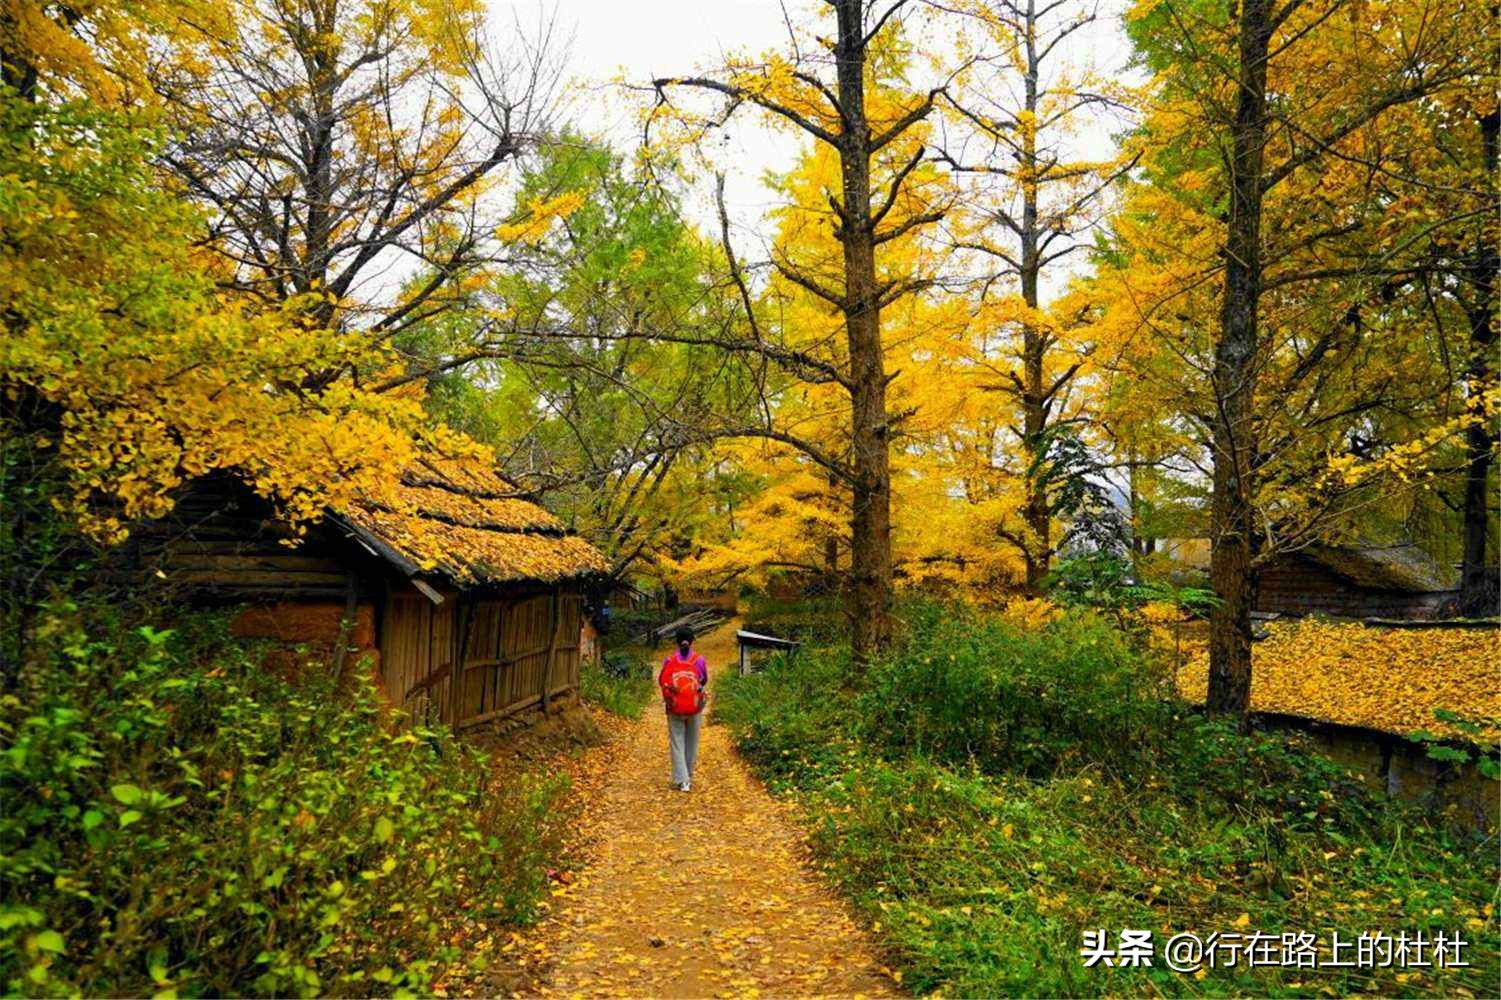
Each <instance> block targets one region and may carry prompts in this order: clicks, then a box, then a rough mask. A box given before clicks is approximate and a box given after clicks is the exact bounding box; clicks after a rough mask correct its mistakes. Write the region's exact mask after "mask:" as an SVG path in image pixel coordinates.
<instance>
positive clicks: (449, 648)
mask: <svg viewBox="0 0 1501 1000" xmlns="http://www.w3.org/2000/svg"><path fill="white" fill-rule="evenodd" d="M124 558H125V559H126V560H127V561H129V562H130V563H131V565H132V567H133V568H134V570H136V571H137V572H146V573H149V574H151V575H154V576H157V577H162V578H165V579H166V580H167V582H168V583H169V584H170V585H176V586H178V587H180V588H182V589H183V590H185V591H186V592H187V593H188V595H190V596H191V597H192V598H193V599H195V600H198V601H218V602H234V603H246V604H249V605H250V606H249V607H248V608H246V609H245V610H244V611H243V612H241V613H240V615H239V616H238V617H237V618H236V619H235V621H234V626H233V627H234V629H235V631H236V632H237V633H239V634H241V635H246V636H261V637H269V638H275V639H280V640H282V641H285V642H299V643H309V644H312V645H318V646H323V647H325V648H326V649H328V650H330V651H333V650H335V649H336V648H338V649H344V648H347V647H350V646H352V647H354V648H355V649H356V653H355V655H356V656H357V657H363V658H366V659H369V660H373V661H374V663H375V676H376V678H377V680H378V681H379V683H380V687H381V689H382V691H383V692H384V694H385V696H386V698H387V699H388V700H389V701H390V702H391V703H392V704H393V705H395V706H397V707H400V708H401V709H404V710H405V711H406V712H408V713H410V715H411V716H412V717H413V718H414V719H434V720H441V721H443V722H446V723H448V724H450V725H453V726H455V727H456V728H464V727H468V726H473V725H478V724H480V723H484V722H487V721H490V720H496V719H500V718H503V717H506V716H509V715H513V714H515V713H518V712H520V711H523V710H525V709H528V708H533V707H538V708H541V709H542V710H543V711H546V710H547V708H548V705H549V703H550V702H551V701H552V700H554V699H556V698H558V697H560V696H562V695H566V694H568V693H570V692H572V691H575V690H576V689H577V686H578V676H579V661H580V646H581V642H580V634H581V627H582V622H583V593H584V586H585V584H586V583H587V582H589V581H590V580H591V579H592V578H594V577H595V576H596V575H597V574H600V573H602V572H603V571H604V570H605V569H606V563H605V560H604V558H603V556H601V555H600V553H599V552H598V551H597V550H595V549H594V548H593V547H592V546H591V545H589V544H588V543H587V542H585V541H584V540H582V539H580V538H578V537H577V536H575V535H572V534H570V533H568V532H567V531H566V530H565V529H564V526H563V524H562V523H561V522H560V521H558V520H557V519H556V518H555V517H553V516H552V515H551V514H549V513H548V512H547V511H545V510H543V509H542V508H541V507H539V506H537V505H536V504H534V503H530V502H528V501H526V500H524V499H521V498H519V497H518V496H517V495H516V491H515V489H514V488H513V487H512V486H511V485H510V484H509V483H507V482H506V481H505V480H503V479H501V478H500V477H499V476H498V475H496V474H495V473H494V472H493V471H492V470H490V469H489V468H487V467H484V466H481V465H477V464H475V463H467V462H463V461H457V460H453V459H443V458H437V457H426V458H423V459H421V460H419V461H417V462H415V463H414V464H413V465H412V466H411V467H410V468H408V469H407V470H406V471H405V472H404V473H403V474H402V476H401V477H400V479H399V481H398V482H396V483H394V484H393V485H392V486H391V487H390V488H389V489H388V490H387V491H386V492H385V493H384V494H383V495H381V496H379V497H374V496H371V497H361V498H360V499H359V500H358V501H356V502H355V503H353V504H350V505H348V506H347V507H346V508H344V509H340V510H330V511H327V512H326V513H325V515H324V516H323V518H322V520H321V521H320V522H319V523H317V524H315V525H314V526H312V527H311V528H310V529H308V530H307V531H306V532H305V534H304V535H302V536H301V537H294V536H292V535H291V534H290V533H289V532H288V530H287V529H286V527H285V526H284V525H283V524H282V523H280V522H279V521H278V519H277V518H276V517H275V516H274V511H273V510H272V509H271V507H270V505H269V504H267V503H266V502H265V501H264V500H262V499H260V498H259V497H257V496H256V495H254V494H253V493H252V492H251V491H250V490H249V489H248V488H246V487H245V486H244V485H242V484H241V483H240V482H239V481H238V480H236V479H234V478H233V477H230V476H228V475H222V474H221V475H215V476H210V477H205V478H203V479H200V480H197V481H195V482H193V483H191V484H190V485H189V486H188V487H187V488H186V489H185V490H184V491H183V493H182V495H181V497H180V498H179V500H178V503H177V505H176V507H175V509H174V510H173V512H172V514H171V515H170V516H169V517H167V518H164V519H162V520H161V521H158V522H153V523H151V524H148V525H143V526H141V527H140V528H139V529H138V530H137V531H136V532H135V533H134V535H133V538H132V542H131V543H130V545H129V546H128V547H127V549H126V552H125V556H124ZM351 622H352V627H351V626H350V624H348V623H351ZM337 655H338V656H339V657H341V658H342V657H343V656H344V655H345V654H344V653H343V652H339V653H337Z"/></svg>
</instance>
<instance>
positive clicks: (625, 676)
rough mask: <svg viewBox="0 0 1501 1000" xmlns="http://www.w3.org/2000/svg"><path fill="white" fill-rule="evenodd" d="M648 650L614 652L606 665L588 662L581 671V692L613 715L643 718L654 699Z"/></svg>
mask: <svg viewBox="0 0 1501 1000" xmlns="http://www.w3.org/2000/svg"><path fill="white" fill-rule="evenodd" d="M648 652H649V651H647V650H615V651H612V652H610V653H609V654H608V655H607V656H606V657H605V660H604V662H603V663H585V664H584V665H583V667H581V668H580V670H579V693H580V694H581V695H582V696H583V698H584V700H585V701H588V702H592V703H593V704H595V705H598V706H599V707H600V708H602V709H604V710H605V711H607V712H610V713H612V714H614V715H619V716H622V717H624V718H627V719H639V718H641V712H642V710H643V709H645V708H646V704H647V702H648V701H649V700H650V699H651V696H652V693H653V691H654V690H655V689H656V685H655V684H654V683H653V678H652V671H651V666H650V661H649V660H648V659H647V658H646V657H647V655H648Z"/></svg>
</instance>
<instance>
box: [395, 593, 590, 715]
mask: <svg viewBox="0 0 1501 1000" xmlns="http://www.w3.org/2000/svg"><path fill="white" fill-rule="evenodd" d="M582 614H583V598H582V596H581V595H579V594H577V593H557V594H554V593H553V592H551V591H549V592H543V593H534V594H526V595H519V596H515V597H508V598H492V597H482V598H468V597H459V598H455V599H453V600H449V601H445V602H444V603H443V604H441V605H434V604H433V603H432V602H431V601H429V600H428V599H427V598H426V597H423V596H422V595H420V594H417V593H415V592H412V593H404V592H397V593H394V594H392V595H391V597H390V599H389V600H388V601H387V605H386V613H385V615H384V618H383V621H382V627H381V664H382V672H383V675H384V678H385V681H386V690H387V691H389V692H390V693H391V695H392V697H394V698H399V699H400V698H405V696H406V694H407V692H409V691H411V690H412V689H413V688H414V687H416V686H418V684H419V682H421V681H423V680H424V679H427V678H431V677H432V676H433V675H434V674H435V673H438V672H442V671H443V670H444V668H445V667H448V668H450V675H449V676H446V677H444V678H443V679H442V680H439V681H438V682H437V683H434V684H432V685H430V686H428V687H426V688H425V689H424V690H422V691H420V692H418V693H416V694H414V695H413V696H412V697H411V698H410V699H406V700H405V702H404V704H403V707H404V708H406V709H407V710H408V711H410V712H411V713H412V717H413V718H414V719H419V720H420V719H441V720H442V721H444V722H448V723H450V724H456V725H458V726H464V725H471V724H477V723H479V722H484V721H487V720H490V719H496V718H502V717H504V716H506V715H510V714H513V713H514V712H517V711H520V710H522V709H524V708H528V707H530V706H532V705H539V704H541V703H542V701H543V699H544V698H554V697H557V696H558V695H560V694H563V693H566V692H568V691H572V690H575V689H576V688H577V687H578V679H579V665H580V649H579V627H580V623H581V620H582ZM461 637H462V638H463V641H464V651H463V656H462V657H457V656H456V655H455V654H456V651H457V647H458V643H459V641H460V639H461ZM549 652H551V654H552V655H551V669H549ZM456 659H457V660H459V662H461V663H462V664H463V666H462V669H460V670H459V671H458V672H457V677H454V676H452V672H451V664H453V663H454V662H455V660H456ZM451 684H457V685H458V692H457V697H455V692H454V690H453V688H452V687H451V686H450V685H451Z"/></svg>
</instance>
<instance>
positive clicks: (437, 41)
mask: <svg viewBox="0 0 1501 1000" xmlns="http://www.w3.org/2000/svg"><path fill="white" fill-rule="evenodd" d="M221 20H223V21H227V27H223V26H220V25H218V24H215V25H214V26H213V27H212V28H210V29H205V30H202V31H199V32H196V33H194V34H192V35H190V36H189V37H187V38H186V39H184V40H183V41H182V42H180V44H179V45H178V46H177V47H176V49H174V50H173V51H174V57H173V58H168V59H161V60H156V61H153V63H152V67H153V68H152V73H151V84H152V86H153V88H154V90H155V92H156V93H157V94H158V95H160V96H161V97H162V99H163V100H164V108H165V111H166V113H167V115H168V120H169V123H170V124H171V126H172V128H173V130H174V140H173V142H172V144H171V145H170V146H169V148H168V149H166V150H165V151H164V156H163V160H164V162H165V163H166V164H167V165H168V166H169V167H170V168H171V170H172V171H173V172H174V173H175V174H176V175H177V177H178V179H179V182H180V184H181V186H182V188H183V190H184V191H185V192H186V193H187V194H188V195H189V196H190V197H192V198H193V199H194V200H196V201H197V202H198V203H199V204H200V205H201V206H202V208H203V211H204V213H205V216H206V219H207V223H208V225H207V231H206V234H205V242H206V243H207V244H208V245H209V246H211V247H213V248H214V249H215V250H216V251H217V252H218V253H219V254H220V256H221V258H222V271H223V276H222V278H221V281H222V283H223V284H224V285H225V286H226V287H229V288H233V289H235V290H236V291H238V292H240V293H242V294H243V295H245V296H246V297H247V299H254V300H258V301H261V302H264V303H267V304H268V305H272V306H274V305H275V304H276V303H280V302H282V301H285V300H286V299H288V298H291V297H294V296H300V295H309V294H315V295H318V296H321V297H322V300H323V301H322V302H321V303H319V304H318V305H316V307H315V318H316V320H317V321H318V322H319V323H320V324H322V325H325V326H348V327H351V328H358V329H362V330H365V331H367V332H368V333H370V334H371V335H372V336H374V337H385V338H389V337H392V336H395V335H396V334H398V333H399V332H400V331H401V330H403V329H404V328H405V327H406V326H407V325H409V324H411V323H414V322H419V321H422V320H424V319H428V318H431V317H432V316H433V315H434V314H435V312H436V311H438V310H440V309H441V308H443V306H444V303H445V302H447V301H449V300H448V299H446V298H445V297H444V295H443V294H442V293H443V292H445V291H446V290H448V289H450V288H451V287H452V286H453V285H455V284H457V283H459V282H461V281H463V280H464V279H465V277H466V276H470V275H473V274H474V273H475V272H476V271H477V270H478V269H480V268H482V267H484V266H485V265H486V264H488V263H489V262H491V261H493V260H494V259H496V258H497V256H499V255H501V254H503V252H504V248H505V246H506V245H507V244H508V243H509V242H512V241H514V240H516V239H518V238H521V237H523V236H525V234H526V230H525V220H524V219H521V218H515V219H508V220H500V219H497V218H496V217H497V216H498V215H499V214H500V212H501V209H500V208H498V207H497V205H496V204H495V203H493V202H486V200H485V196H486V194H487V192H489V191H491V190H492V188H493V187H494V186H495V184H496V183H497V181H498V179H499V176H500V173H501V172H502V170H503V169H504V168H505V167H507V166H508V165H511V164H514V163H516V162H517V161H519V159H520V158H521V157H522V156H523V155H524V153H525V152H526V151H527V150H528V149H530V148H532V147H533V146H534V145H535V144H536V143H537V142H538V141H539V140H540V139H541V138H542V137H543V136H544V135H545V134H546V133H547V131H548V130H549V128H550V124H549V121H550V115H551V112H552V108H553V105H554V103H555V100H556V93H555V91H556V88H557V85H558V77H559V74H560V72H561V70H560V67H559V66H558V65H557V64H556V62H555V60H554V57H553V53H552V51H551V48H550V31H551V25H550V23H548V22H546V21H543V22H542V23H541V24H540V26H539V28H538V29H537V31H536V32H534V33H533V36H532V37H527V36H524V35H522V34H521V33H520V32H519V31H518V32H517V36H516V37H515V38H514V39H512V40H511V41H510V43H509V44H508V45H507V46H505V47H503V48H502V47H500V46H498V45H495V44H492V42H491V38H490V36H489V35H488V33H487V31H486V28H485V6H484V4H482V3H479V2H477V0H355V2H348V0H291V2H280V0H275V2H273V0H232V2H230V3H227V4H226V5H224V16H223V18H222V19H221ZM497 222H501V223H502V225H500V226H497V225H496V223H497ZM507 224H508V225H509V226H510V227H511V228H507ZM517 227H519V228H517ZM417 270H421V271H422V272H423V274H424V276H425V280H424V281H422V282H420V283H411V282H405V281H403V280H402V278H403V277H405V276H406V275H409V274H411V273H412V272H414V271H417Z"/></svg>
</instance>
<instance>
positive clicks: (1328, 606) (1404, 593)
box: [1256, 544, 1458, 619]
mask: <svg viewBox="0 0 1501 1000" xmlns="http://www.w3.org/2000/svg"><path fill="white" fill-rule="evenodd" d="M1457 587H1458V581H1457V580H1456V579H1455V574H1454V572H1453V571H1452V570H1450V571H1447V572H1446V571H1445V569H1444V568H1443V567H1442V566H1440V565H1439V564H1438V562H1437V561H1435V560H1434V559H1433V557H1432V556H1430V555H1429V554H1428V553H1427V552H1425V551H1424V550H1423V549H1421V548H1419V547H1418V546H1416V545H1412V544H1400V545H1386V546H1337V545H1318V546H1313V547H1311V548H1308V549H1304V550H1301V551H1298V552H1290V553H1286V554H1283V555H1279V556H1278V557H1277V558H1276V559H1273V560H1272V561H1271V562H1269V563H1268V564H1267V565H1266V566H1264V567H1263V568H1262V570H1261V573H1260V577H1259V590H1258V597H1257V603H1256V608H1257V610H1258V611H1265V612H1278V613H1281V614H1287V615H1307V614H1323V615H1329V616H1331V617H1336V618H1367V617H1377V618H1410V619H1421V618H1433V617H1437V616H1439V615H1441V614H1442V613H1443V612H1444V610H1445V608H1447V607H1448V606H1450V605H1452V603H1453V602H1454V601H1455V599H1456V598H1457V597H1458V589H1457Z"/></svg>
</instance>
